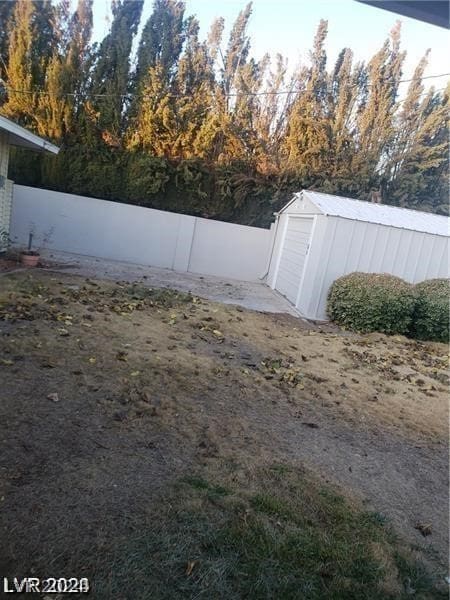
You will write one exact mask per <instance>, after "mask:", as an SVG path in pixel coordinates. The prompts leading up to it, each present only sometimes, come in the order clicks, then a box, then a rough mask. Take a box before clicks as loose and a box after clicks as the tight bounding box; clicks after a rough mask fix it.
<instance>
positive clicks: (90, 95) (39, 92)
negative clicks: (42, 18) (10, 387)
mask: <svg viewBox="0 0 450 600" xmlns="http://www.w3.org/2000/svg"><path fill="white" fill-rule="evenodd" d="M449 76H450V73H440V74H438V75H427V76H426V77H421V78H420V80H421V81H423V80H424V79H438V78H440V77H449ZM411 81H414V78H411V79H400V80H399V81H398V82H397V83H398V84H400V83H410V82H411ZM0 85H3V87H4V88H5V89H6V90H7V91H9V92H10V93H13V94H28V95H33V94H37V95H41V96H56V97H58V98H62V97H73V98H76V97H78V96H82V97H88V98H121V99H122V100H131V99H132V98H134V97H135V96H136V94H96V93H91V92H62V93H56V92H47V91H45V90H16V89H14V88H11V87H10V86H9V85H8V84H7V83H6V82H5V81H3V80H2V79H1V78H0ZM358 85H359V84H357V83H352V84H350V85H347V86H343V87H349V88H357V87H358ZM367 87H368V88H370V87H373V84H368V85H367ZM444 89H445V88H441V89H439V90H435V92H440V91H442V90H444ZM302 91H303V90H299V89H292V88H291V89H288V90H278V91H273V92H271V91H264V92H231V93H228V94H223V96H224V97H225V98H233V97H236V96H281V95H285V94H296V93H299V92H302ZM142 97H144V98H152V96H150V95H148V94H143V95H142ZM165 97H169V98H186V99H187V98H190V97H191V96H190V95H185V94H166V95H165Z"/></svg>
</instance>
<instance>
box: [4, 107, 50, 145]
mask: <svg viewBox="0 0 450 600" xmlns="http://www.w3.org/2000/svg"><path fill="white" fill-rule="evenodd" d="M0 131H6V132H7V133H8V134H9V143H10V144H11V146H21V147H23V148H30V149H31V150H37V151H38V152H52V153H53V154H58V152H59V148H58V147H57V146H55V145H53V144H51V143H50V142H47V140H44V139H43V138H41V137H39V136H38V135H36V134H34V133H31V131H28V130H27V129H25V128H24V127H21V126H20V125H17V123H14V122H13V121H10V120H9V119H6V118H5V117H2V116H0Z"/></svg>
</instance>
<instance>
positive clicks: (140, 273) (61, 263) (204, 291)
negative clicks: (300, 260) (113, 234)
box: [42, 250, 300, 317]
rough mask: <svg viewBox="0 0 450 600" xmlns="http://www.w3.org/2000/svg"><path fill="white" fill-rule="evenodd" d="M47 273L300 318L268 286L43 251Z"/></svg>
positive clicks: (284, 300) (293, 309) (287, 303)
mask: <svg viewBox="0 0 450 600" xmlns="http://www.w3.org/2000/svg"><path fill="white" fill-rule="evenodd" d="M42 258H43V261H44V263H46V267H45V268H46V270H50V271H58V272H63V273H74V274H76V275H82V276H84V277H92V278H98V279H112V280H114V281H130V282H134V281H139V282H140V283H142V284H143V285H146V286H148V287H165V288H170V289H176V290H180V291H182V292H191V293H192V294H193V295H195V296H199V297H201V298H207V299H208V300H213V301H215V302H223V303H225V304H237V305H238V306H243V307H245V308H250V309H252V310H258V311H261V312H270V313H287V314H290V315H293V316H296V317H299V316H300V315H299V313H298V312H297V311H296V310H295V308H294V307H293V306H292V305H291V304H290V303H289V302H288V301H287V300H286V299H285V298H283V297H282V296H280V294H278V292H275V291H274V290H271V289H270V288H269V287H268V286H267V285H266V284H265V283H263V282H261V283H252V282H247V281H236V280H235V279H222V278H218V277H213V276H212V275H197V274H196V273H180V272H179V271H171V270H170V269H160V268H158V267H150V266H145V265H136V264H133V263H126V262H118V261H114V260H107V259H103V258H96V257H92V256H83V255H81V254H70V253H68V252H57V251H53V250H52V251H46V252H42Z"/></svg>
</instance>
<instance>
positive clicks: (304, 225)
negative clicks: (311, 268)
mask: <svg viewBox="0 0 450 600" xmlns="http://www.w3.org/2000/svg"><path fill="white" fill-rule="evenodd" d="M312 227H313V219H312V218H303V217H300V216H298V217H289V219H288V221H287V224H286V225H285V230H284V236H283V238H284V240H283V245H282V248H281V252H280V260H279V263H278V268H277V273H276V277H275V282H274V285H275V288H276V289H277V290H278V291H279V292H280V293H281V294H283V296H286V298H287V299H288V300H290V302H292V303H293V304H296V303H297V298H298V294H299V288H300V283H301V281H302V278H303V270H304V267H305V262H306V256H307V253H308V247H309V241H310V238H311V231H312Z"/></svg>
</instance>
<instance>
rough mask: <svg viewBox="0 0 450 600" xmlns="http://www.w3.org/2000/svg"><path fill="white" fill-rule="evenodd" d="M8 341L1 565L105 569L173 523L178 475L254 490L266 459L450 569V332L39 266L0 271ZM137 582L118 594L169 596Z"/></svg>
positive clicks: (2, 343) (26, 571) (3, 337)
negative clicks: (303, 476)
mask: <svg viewBox="0 0 450 600" xmlns="http://www.w3.org/2000/svg"><path fill="white" fill-rule="evenodd" d="M0 350H1V353H0V398H1V402H0V528H1V529H0V537H1V540H2V543H1V547H0V575H4V574H6V575H8V576H25V575H30V574H32V573H35V574H36V573H39V574H40V575H41V576H44V575H45V576H55V577H62V576H67V577H69V576H73V577H82V576H85V577H90V578H91V580H92V579H95V577H96V574H97V573H103V575H101V576H100V575H98V579H101V578H103V579H102V581H103V583H105V581H107V580H108V576H106V575H104V573H108V572H111V569H112V567H111V564H112V563H111V561H112V558H111V556H112V553H113V552H114V553H115V554H114V556H117V552H118V553H119V556H120V557H121V560H122V559H123V554H124V551H122V553H121V552H120V548H123V547H124V545H123V544H124V542H123V540H127V539H128V537H129V536H130V535H131V534H132V533H133V535H134V533H135V532H136V531H137V530H140V529H144V528H145V527H147V526H148V524H149V523H155V522H158V520H159V518H160V519H161V522H166V521H164V519H165V518H166V517H164V514H165V510H166V508H167V507H168V506H172V504H171V503H172V502H176V501H177V500H176V498H180V497H181V496H182V494H177V493H176V492H175V496H173V493H174V492H173V490H174V489H176V487H175V488H174V487H173V486H174V484H176V482H180V481H186V478H191V479H189V481H191V483H192V482H194V488H198V489H199V490H208V489H210V488H209V483H204V482H205V481H206V482H208V481H211V480H214V481H216V482H217V485H219V484H220V485H222V486H223V485H225V484H226V485H238V483H239V485H240V486H241V487H240V489H245V486H246V482H247V484H248V486H249V487H251V486H252V485H253V484H252V483H251V482H252V481H253V480H254V478H255V477H256V475H255V474H256V473H258V472H260V470H261V469H263V470H264V469H267V468H269V467H270V465H285V467H284V468H286V469H297V470H301V471H302V472H306V473H307V478H309V477H313V478H314V481H316V482H319V483H317V485H318V486H325V488H329V489H333V490H335V491H336V490H337V491H338V493H340V494H342V495H343V496H344V497H345V498H346V501H348V502H349V503H350V504H351V505H352V506H353V505H354V506H357V507H358V508H357V510H367V511H371V512H372V513H373V512H375V513H376V514H377V515H378V518H379V520H380V521H383V522H385V521H386V522H387V523H388V524H391V525H392V527H393V529H394V531H395V532H396V533H397V534H398V536H399V539H400V540H401V542H402V543H403V542H404V543H406V544H407V545H410V546H412V547H413V548H414V551H415V552H416V554H417V557H418V558H419V559H420V560H421V561H424V562H425V563H426V564H427V565H428V566H429V567H430V568H431V569H434V570H435V572H436V573H438V575H437V576H438V577H439V578H440V580H443V577H444V574H447V573H448V571H446V561H447V549H448V537H447V532H448V513H447V507H448V405H447V386H448V353H447V348H446V347H445V346H444V345H441V344H435V343H422V342H417V341H412V340H408V339H406V338H403V337H387V336H384V335H380V334H376V335H375V334H371V335H356V334H350V333H348V332H342V331H340V330H338V329H336V328H334V327H332V326H313V325H306V324H305V323H304V322H303V321H301V320H300V319H296V318H295V317H291V316H289V315H273V314H272V315H270V314H264V313H258V312H253V311H249V310H246V309H243V308H241V307H235V306H230V305H222V304H215V303H213V302H209V301H205V300H202V299H200V298H197V297H193V296H190V295H187V294H181V293H180V294H177V293H174V292H173V291H168V290H157V289H154V290H150V289H148V288H145V287H143V286H141V285H138V284H133V285H129V284H126V283H118V282H116V283H112V282H111V283H108V282H105V281H101V282H100V281H94V280H89V279H84V278H82V277H78V276H71V275H67V274H60V273H49V272H43V271H39V270H36V271H32V272H31V271H23V272H20V273H11V274H5V275H2V276H1V277H0ZM264 472H266V471H264ZM261 481H262V480H261ZM264 481H266V480H264ZM270 481H271V482H272V483H271V484H270V485H274V484H273V480H272V479H271V480H270ZM224 482H225V483H224ZM233 482H234V483H233ZM261 485H262V484H261ZM264 485H269V484H264ZM278 485H280V486H281V487H280V489H281V488H282V484H281V483H277V484H275V487H277V486H278ZM292 485H293V487H292V489H294V487H295V485H294V484H292ZM308 485H309V484H308ZM314 485H316V483H314V484H311V486H314ZM216 487H217V486H216ZM211 489H212V488H211ZM214 489H216V488H214ZM217 489H222V488H221V487H220V486H219V488H217ZM289 489H290V488H289ZM311 489H313V487H312V488H311ZM201 493H203V492H201ZM205 493H206V492H205ZM243 493H244V492H243ZM224 495H225V494H224ZM210 496H211V498H213V504H214V502H216V500H217V497H218V496H220V493H218V494H216V495H214V494H212V495H210ZM162 498H166V500H165V501H164V502H162V504H161V499H162ZM171 498H172V500H171ZM173 498H174V499H173ZM208 498H210V497H209V496H208ZM211 498H210V499H211ZM214 498H216V500H214ZM216 504H217V502H216ZM216 504H214V506H216ZM264 506H265V505H264ZM223 510H224V508H223V507H222V508H221V509H220V511H222V512H220V514H221V515H222V516H223ZM246 510H247V509H246ZM248 510H250V509H248ZM280 510H281V509H280ZM245 514H247V513H245ZM280 514H281V513H280ZM155 515H156V516H155ZM158 515H160V517H159V516H158ZM221 518H222V517H221ZM311 518H312V517H311ZM277 523H278V521H277ZM125 546H126V544H125ZM126 547H127V546H126ZM118 548H119V550H118ZM130 552H132V551H131V550H130ZM152 556H153V558H152V561H154V563H155V564H156V565H157V563H158V560H159V559H158V556H159V555H158V553H156V555H152ZM155 556H156V558H155ZM185 558H186V560H187V559H188V558H189V557H185ZM136 560H137V559H136ZM182 560H183V559H182V557H181V558H180V561H182ZM94 562H95V564H94ZM191 566H192V568H191V571H192V570H194V567H195V569H198V570H199V573H200V574H199V575H198V580H196V582H198V581H201V582H203V583H202V585H204V586H206V587H204V588H202V590H206V591H204V592H202V593H204V595H201V593H199V592H198V590H197V592H195V591H192V590H191V589H190V588H189V590H187V588H186V590H185V589H184V588H183V587H181V588H180V587H177V588H173V589H175V590H178V591H177V594H178V596H177V597H180V598H194V597H195V598H207V597H209V598H212V597H214V598H222V597H224V598H225V597H227V598H228V597H230V598H231V597H233V598H234V597H261V598H269V597H274V596H273V595H272V596H271V595H270V594H269V592H267V593H266V595H264V593H261V594H259V595H258V594H256V593H255V594H254V595H250V596H248V595H245V592H244V591H242V590H240V592H237V595H233V594H231V593H230V594H228V595H227V594H226V593H225V592H224V593H223V595H221V592H220V590H218V588H217V589H216V588H214V590H215V591H214V593H213V592H211V590H212V588H211V587H210V588H208V586H207V584H208V582H207V581H206V579H205V576H204V575H201V573H202V571H201V566H197V562H196V561H193V562H192V565H191ZM149 568H150V567H149ZM217 568H219V567H217ZM189 569H190V567H189V562H188V567H187V571H186V576H190V575H191V572H190V571H189ZM119 571H120V569H119V567H117V572H119ZM397 576H398V573H397V575H396V577H397ZM109 577H110V575H109ZM202 577H203V579H202ZM320 577H321V579H320V581H321V582H322V580H323V581H327V578H329V577H330V574H329V573H328V574H327V573H325V574H324V575H323V576H322V575H321V576H320ZM328 580H329V579H328ZM411 580H414V579H413V575H410V576H408V577H407V578H406V583H405V580H404V578H402V576H400V581H402V585H405V586H406V588H405V589H406V592H405V590H404V589H402V591H401V593H400V592H398V590H397V592H396V591H395V590H396V589H397V588H395V586H394V588H393V589H394V591H392V589H391V591H390V592H389V593H388V592H386V596H383V597H386V598H387V597H389V598H397V597H403V595H402V594H403V593H406V594H407V595H408V593H409V592H408V586H411V585H413V584H411V583H410V581H411ZM205 582H206V583H205ZM94 584H95V582H94ZM105 585H106V584H105ZM130 585H131V584H130ZM177 585H178V584H177ZM208 585H209V584H208ZM211 585H212V584H211ZM317 585H319V583H318V584H317ZM320 585H322V583H320ZM323 585H325V584H323ZM342 585H344V584H342ZM111 586H112V584H111ZM413 587H414V586H413ZM416 588H417V586H416ZM97 589H98V588H97ZM110 589H115V588H114V587H113V586H112V587H111V588H110ZM305 589H306V588H305ZM324 589H325V588H324ZM330 589H331V588H330ZM374 589H375V588H374ZM180 590H181V591H180ZM208 590H209V594H208ZM228 591H229V590H228ZM413 592H414V590H413ZM141 593H142V594H143V595H139V593H137V594H136V592H135V591H134V592H133V591H132V589H131V587H130V588H129V590H128V591H127V590H123V589H122V590H121V591H120V593H119V592H115V593H114V595H110V598H114V600H115V599H116V598H117V599H118V600H120V599H124V598H126V599H128V598H130V600H131V598H133V600H134V599H136V598H143V599H144V598H150V597H152V598H162V597H166V596H164V594H163V593H162V592H161V593H160V594H156V595H153V596H150V595H144V592H141ZM174 593H175V592H174ZM374 593H375V592H374ZM110 594H112V592H110ZM389 594H390V595H389ZM409 595H411V594H409ZM27 597H31V596H30V595H27ZM39 597H41V596H39ZM52 597H55V596H52ZM93 597H94V598H103V597H105V598H107V597H108V596H107V595H105V596H102V595H101V594H100V592H98V593H96V594H95V593H94V595H93ZM167 597H170V595H167ZM172 597H175V596H173V595H172ZM285 597H286V598H287V597H292V598H297V597H298V598H316V597H317V598H320V597H336V598H338V597H339V598H341V597H342V598H351V597H355V598H359V597H366V598H369V597H370V598H372V597H381V596H380V595H378V596H377V595H375V596H371V595H370V594H369V593H367V594H366V595H364V596H362V595H358V594H356V595H352V594H350V593H348V594H347V595H346V594H345V593H343V595H337V594H335V595H332V594H331V595H329V596H326V595H325V596H324V595H322V596H320V595H318V596H315V595H314V594H313V593H312V592H311V594H310V595H308V593H306V592H305V593H303V594H300V595H295V594H294V595H289V594H287V593H286V595H285ZM417 597H419V596H417ZM420 597H430V598H431V597H440V596H437V595H433V594H432V595H428V596H427V595H422V596H420Z"/></svg>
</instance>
